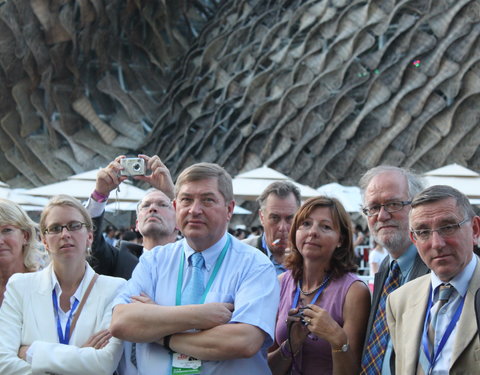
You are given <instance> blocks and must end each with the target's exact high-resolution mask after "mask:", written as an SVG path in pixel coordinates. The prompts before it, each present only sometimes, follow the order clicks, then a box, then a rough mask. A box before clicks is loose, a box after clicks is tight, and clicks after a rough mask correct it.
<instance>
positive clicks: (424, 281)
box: [400, 276, 430, 374]
mask: <svg viewBox="0 0 480 375" xmlns="http://www.w3.org/2000/svg"><path fill="white" fill-rule="evenodd" d="M429 292H430V276H425V277H422V278H421V279H419V280H418V283H416V284H415V290H414V291H413V293H408V295H405V298H406V300H405V301H403V302H404V303H405V308H404V310H403V311H404V312H403V314H402V316H401V317H400V319H401V320H402V321H403V322H404V323H403V324H405V325H408V332H409V334H408V335H405V337H404V342H403V344H400V345H403V347H404V348H405V356H404V357H405V373H407V374H415V373H416V371H417V362H418V354H419V348H420V345H421V339H422V332H423V322H424V320H425V312H426V309H427V302H428V298H429V297H430V296H429Z"/></svg>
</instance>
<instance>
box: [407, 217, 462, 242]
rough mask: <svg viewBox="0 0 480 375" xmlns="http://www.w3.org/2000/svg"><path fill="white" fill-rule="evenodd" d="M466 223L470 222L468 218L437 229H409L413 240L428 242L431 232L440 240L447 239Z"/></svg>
mask: <svg viewBox="0 0 480 375" xmlns="http://www.w3.org/2000/svg"><path fill="white" fill-rule="evenodd" d="M467 221H470V219H469V218H465V219H463V220H462V221H460V222H459V223H456V224H449V225H445V226H443V227H440V228H437V229H413V228H411V229H410V232H412V234H413V238H415V239H416V240H417V241H428V240H429V239H430V237H431V236H432V233H433V232H437V233H438V234H439V235H440V236H441V237H442V238H447V237H450V236H453V235H454V234H455V233H456V232H457V230H458V229H460V226H462V225H463V224H465V223H466V222H467Z"/></svg>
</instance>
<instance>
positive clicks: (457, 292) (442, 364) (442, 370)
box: [430, 255, 477, 375]
mask: <svg viewBox="0 0 480 375" xmlns="http://www.w3.org/2000/svg"><path fill="white" fill-rule="evenodd" d="M476 266H477V257H476V256H475V255H473V257H472V260H471V261H470V262H469V263H468V264H467V266H466V267H465V268H464V269H463V271H462V272H460V273H459V274H458V275H457V276H455V277H454V278H453V279H452V280H450V281H449V283H450V284H451V285H452V286H453V287H454V288H455V289H454V290H453V292H452V294H451V296H450V298H449V300H448V302H447V303H446V304H445V305H443V306H442V308H441V309H440V310H439V311H438V314H437V323H436V325H435V350H437V347H438V344H439V343H440V340H441V339H442V336H443V334H444V333H445V331H446V330H447V326H448V324H449V323H450V321H451V320H452V318H453V315H454V314H455V311H456V310H457V308H458V306H459V305H460V303H461V301H462V298H464V297H465V296H466V294H467V291H468V286H469V284H470V280H471V279H472V276H473V273H474V271H475V267H476ZM430 279H431V282H432V293H434V296H433V303H432V306H433V305H434V304H435V303H436V302H437V301H438V290H437V287H439V286H440V285H441V284H443V282H442V281H441V280H440V279H439V278H438V276H437V275H435V274H434V273H433V272H431V273H430ZM430 298H432V296H431V297H430ZM457 331H458V329H457V326H455V328H454V329H453V331H452V334H451V335H450V337H449V338H448V340H447V342H446V343H445V346H444V347H443V350H442V351H441V352H440V355H439V357H438V360H437V362H436V363H435V366H434V368H433V372H432V374H434V375H448V373H449V371H448V370H449V369H450V361H451V358H452V353H453V346H454V344H455V335H456V333H457Z"/></svg>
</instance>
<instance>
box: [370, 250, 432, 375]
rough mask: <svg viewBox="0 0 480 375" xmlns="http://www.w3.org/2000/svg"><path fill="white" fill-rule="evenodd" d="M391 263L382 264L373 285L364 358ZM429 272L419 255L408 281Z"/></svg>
mask: <svg viewBox="0 0 480 375" xmlns="http://www.w3.org/2000/svg"><path fill="white" fill-rule="evenodd" d="M389 261H390V257H389V256H387V257H385V259H384V260H383V262H382V264H381V265H380V268H379V270H378V272H377V273H376V274H375V281H374V284H373V298H372V308H371V310H370V316H369V318H368V324H367V334H366V336H365V343H364V345H363V353H362V358H363V356H364V355H365V349H366V348H367V344H368V338H369V337H370V332H371V331H372V326H373V320H374V319H375V313H376V312H377V309H378V303H379V302H380V295H381V294H382V290H383V284H385V280H386V279H387V276H388V272H389ZM429 272H430V270H429V269H428V267H427V266H426V265H425V263H423V260H422V259H421V258H420V256H419V255H418V254H417V255H416V256H415V260H414V262H413V267H412V272H410V276H409V279H408V280H407V281H410V280H413V279H416V278H417V277H419V276H422V275H425V274H427V273H429ZM391 359H392V360H391V362H390V368H391V369H392V374H394V373H395V362H394V356H392V358H391Z"/></svg>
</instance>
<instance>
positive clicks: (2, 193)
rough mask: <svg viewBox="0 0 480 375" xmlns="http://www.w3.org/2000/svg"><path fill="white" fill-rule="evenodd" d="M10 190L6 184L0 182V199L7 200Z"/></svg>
mask: <svg viewBox="0 0 480 375" xmlns="http://www.w3.org/2000/svg"><path fill="white" fill-rule="evenodd" d="M10 190H11V189H10V187H9V186H8V185H7V184H6V183H4V182H2V181H0V198H8V195H9V194H10Z"/></svg>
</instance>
